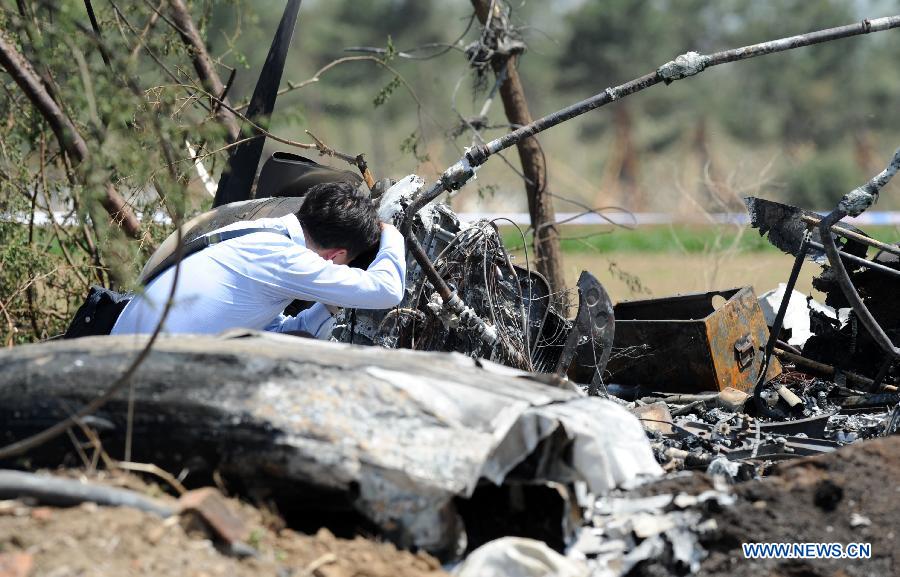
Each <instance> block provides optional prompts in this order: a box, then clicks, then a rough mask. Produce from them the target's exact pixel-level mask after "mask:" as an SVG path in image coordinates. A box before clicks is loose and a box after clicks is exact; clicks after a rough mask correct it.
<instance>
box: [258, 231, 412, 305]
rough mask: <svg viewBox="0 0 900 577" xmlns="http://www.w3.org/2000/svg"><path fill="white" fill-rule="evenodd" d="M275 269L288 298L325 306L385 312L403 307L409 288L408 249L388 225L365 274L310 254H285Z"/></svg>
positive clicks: (307, 251)
mask: <svg viewBox="0 0 900 577" xmlns="http://www.w3.org/2000/svg"><path fill="white" fill-rule="evenodd" d="M274 266H275V267H276V270H277V273H275V274H277V281H276V282H277V284H278V286H279V288H281V289H283V290H286V291H287V292H288V293H289V296H291V297H293V298H302V299H304V300H313V301H316V302H319V303H322V304H325V305H332V306H338V307H352V308H362V309H386V308H390V307H393V306H396V305H398V304H400V301H401V300H403V294H404V290H405V287H406V246H405V243H404V240H403V235H402V234H400V231H398V230H397V229H396V228H394V227H393V226H391V225H389V224H385V225H384V226H383V228H382V232H381V241H380V243H379V248H378V254H377V255H376V256H375V259H374V260H373V261H372V264H370V265H369V268H367V269H366V270H360V269H357V268H351V267H349V266H347V265H338V264H334V263H333V262H331V261H326V260H324V259H322V258H321V257H319V256H318V255H317V254H315V253H314V252H312V251H309V250H303V251H296V250H291V251H284V252H282V253H280V255H279V256H278V258H277V259H276V262H275V263H274ZM273 272H274V271H273Z"/></svg>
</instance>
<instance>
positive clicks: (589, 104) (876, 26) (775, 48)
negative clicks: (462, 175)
mask: <svg viewBox="0 0 900 577" xmlns="http://www.w3.org/2000/svg"><path fill="white" fill-rule="evenodd" d="M898 26H900V16H888V17H885V18H875V19H872V20H863V21H861V22H858V23H856V24H848V25H846V26H840V27H837V28H829V29H827V30H819V31H816V32H810V33H808V34H800V35H797V36H790V37H787V38H781V39H778V40H770V41H768V42H761V43H759V44H751V45H749V46H742V47H740V48H733V49H731V50H723V51H721V52H716V53H714V54H710V55H702V54H697V53H696V52H688V53H686V54H682V55H681V56H679V57H678V58H676V59H675V60H673V61H671V62H667V63H666V64H664V65H663V66H660V67H659V68H658V69H657V70H655V71H654V72H651V73H649V74H645V75H644V76H641V77H639V78H635V79H634V80H631V81H629V82H626V83H625V84H620V85H619V86H615V87H610V88H607V89H606V90H604V91H603V92H601V93H599V94H596V95H594V96H592V97H590V98H587V99H585V100H582V101H581V102H578V103H576V104H573V105H571V106H568V107H566V108H563V109H562V110H560V111H558V112H554V113H553V114H549V115H547V116H544V117H543V118H539V119H538V120H535V121H534V122H532V123H531V124H528V125H526V126H523V127H522V128H519V129H518V130H514V131H512V132H510V133H507V134H504V135H503V136H501V137H499V138H496V139H494V140H492V141H490V142H488V143H486V144H483V145H481V146H478V147H475V148H474V149H473V150H471V151H470V152H469V153H467V156H469V161H470V162H471V163H472V165H473V166H480V165H481V164H483V163H484V161H485V160H487V158H488V157H489V156H491V155H492V154H496V153H498V152H500V151H501V150H504V149H506V148H509V147H510V146H513V145H514V144H517V143H518V142H519V141H520V140H522V139H524V138H528V137H530V136H534V135H535V134H538V133H539V132H543V131H544V130H547V129H548V128H552V127H553V126H556V125H557V124H559V123H561V122H565V121H566V120H570V119H572V118H575V117H576V116H579V115H581V114H584V113H585V112H589V111H591V110H594V109H596V108H600V107H601V106H604V105H606V104H609V103H610V102H613V101H615V100H618V99H620V98H622V97H624V96H627V95H629V94H632V93H635V92H639V91H641V90H644V89H646V88H649V87H651V86H653V85H655V84H659V83H660V82H665V83H666V84H668V83H670V82H672V81H674V80H680V79H682V78H686V77H688V76H693V75H695V74H698V73H700V72H702V71H703V70H705V69H706V68H710V67H712V66H717V65H719V64H725V63H728V62H735V61H737V60H746V59H748V58H753V57H755V56H763V55H765V54H772V53H775V52H784V51H785V50H792V49H794V48H802V47H804V46H811V45H813V44H820V43H822V42H828V41H831V40H837V39H839V38H847V37H850V36H857V35H860V34H868V33H870V32H881V31H883V30H889V29H891V28H897V27H898Z"/></svg>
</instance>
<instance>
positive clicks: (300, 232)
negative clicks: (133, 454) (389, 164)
mask: <svg viewBox="0 0 900 577" xmlns="http://www.w3.org/2000/svg"><path fill="white" fill-rule="evenodd" d="M243 228H265V229H268V230H266V231H260V232H254V233H250V234H246V235H244V236H240V237H238V238H233V239H230V240H228V241H225V242H222V243H219V244H214V245H212V246H210V247H209V248H206V249H204V250H202V251H200V252H197V253H195V254H192V255H191V256H189V257H187V258H186V259H185V260H184V261H183V262H182V263H181V272H180V276H179V279H178V286H177V288H176V291H175V297H174V299H173V306H172V309H171V310H170V312H169V314H168V316H167V318H166V321H165V325H164V327H163V330H164V331H165V332H169V333H217V332H221V331H223V330H225V329H229V328H236V327H242V328H250V329H266V330H274V331H281V332H285V331H303V332H308V333H311V334H313V335H321V334H322V332H323V329H324V328H327V327H329V326H330V324H331V323H330V321H331V313H330V312H329V311H328V309H327V308H326V306H325V305H331V306H337V307H354V308H366V309H383V308H390V307H392V306H395V305H397V304H399V303H400V301H401V300H402V298H403V291H404V286H405V280H406V255H405V247H404V242H403V237H402V235H401V234H400V232H399V231H397V229H395V228H394V227H393V226H390V225H382V223H380V221H379V220H378V216H377V213H376V212H375V208H374V206H373V204H372V201H371V199H369V198H367V197H364V196H362V195H360V194H359V193H358V192H357V191H356V190H355V189H354V188H353V187H352V186H351V185H349V184H346V183H327V184H321V185H318V186H315V187H313V188H311V189H310V191H309V193H308V194H307V197H306V199H305V200H304V203H303V205H302V206H301V208H300V210H299V211H298V213H297V214H289V215H287V216H284V217H281V218H266V219H260V220H254V221H246V222H238V223H234V224H231V225H228V226H226V227H223V228H221V229H218V230H217V231H214V232H222V231H226V230H234V229H243ZM379 236H380V242H379ZM376 242H379V249H378V254H377V256H376V257H375V260H374V261H373V262H372V264H371V265H369V268H368V269H366V270H360V269H356V268H351V267H349V266H347V263H348V262H350V261H351V260H353V259H354V258H355V257H356V256H357V255H359V254H360V253H361V252H363V251H365V250H367V249H368V248H370V247H371V246H373V245H374V244H375V243H376ZM174 276H175V268H174V267H172V268H170V269H168V270H166V271H165V272H163V273H162V274H160V275H159V276H157V277H156V278H155V279H154V280H153V281H151V282H150V283H149V284H148V285H147V287H145V289H144V291H143V293H142V294H140V295H138V296H136V297H135V298H134V299H133V300H132V301H131V302H130V303H129V304H128V306H126V307H125V310H124V311H122V314H121V316H120V317H119V319H118V321H117V322H116V325H115V326H114V327H113V330H112V334H129V333H149V332H152V331H153V330H154V329H155V328H156V325H157V324H158V323H159V321H160V318H161V315H162V311H163V309H164V307H165V303H166V299H167V298H168V296H169V293H170V291H171V289H172V281H173V279H174ZM294 299H300V300H307V301H316V303H317V304H316V305H313V306H312V307H311V308H310V309H308V310H306V311H303V312H302V313H300V314H299V315H297V316H296V317H285V316H284V315H282V314H281V312H282V311H283V310H284V308H285V307H286V306H287V305H288V304H290V302H291V301H293V300H294Z"/></svg>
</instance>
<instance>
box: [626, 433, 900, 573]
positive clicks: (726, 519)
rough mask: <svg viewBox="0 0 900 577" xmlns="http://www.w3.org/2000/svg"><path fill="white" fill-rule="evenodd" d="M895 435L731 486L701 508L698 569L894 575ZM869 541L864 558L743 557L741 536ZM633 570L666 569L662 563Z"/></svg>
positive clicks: (672, 487) (705, 482)
mask: <svg viewBox="0 0 900 577" xmlns="http://www.w3.org/2000/svg"><path fill="white" fill-rule="evenodd" d="M898 479H900V436H894V437H889V438H885V439H875V440H871V441H865V442H862V443H857V444H854V445H849V446H847V447H844V448H842V449H840V450H839V451H836V452H834V453H830V454H827V455H821V456H817V457H810V458H805V459H797V460H795V461H790V462H786V463H784V464H781V465H778V466H776V467H775V469H774V471H773V473H772V475H771V476H770V477H766V478H765V479H762V480H759V481H750V482H746V483H742V484H738V485H736V486H734V487H733V490H734V494H735V496H736V497H737V503H736V504H735V505H734V506H731V507H725V508H722V509H719V510H715V509H714V510H709V511H707V512H706V513H707V515H708V516H709V517H711V518H713V519H715V521H716V525H717V527H718V530H717V531H716V532H714V533H712V534H711V535H709V536H708V537H706V538H704V539H702V543H703V546H704V547H705V548H706V549H707V550H708V551H709V553H710V554H709V557H708V558H707V559H706V560H705V561H704V562H703V564H702V565H701V570H700V573H699V575H706V576H717V577H719V576H722V577H724V576H726V575H727V576H730V577H751V576H761V575H768V576H772V577H857V576H858V577H862V576H872V577H876V576H877V577H890V576H894V575H900V548H898V535H900V482H898ZM710 486H711V484H710V482H709V478H708V477H706V475H703V474H696V475H691V476H688V477H683V478H678V479H668V480H665V481H663V482H661V483H658V484H656V486H650V487H648V488H645V489H644V491H643V492H646V493H648V494H649V493H663V492H664V493H678V492H679V491H683V492H685V493H691V494H696V493H697V492H699V491H702V490H704V489H706V488H709V487H710ZM752 542H757V543H819V542H821V543H841V544H843V545H847V544H848V543H871V544H872V558H871V559H865V560H857V559H843V560H754V559H745V558H744V556H743V552H742V549H741V544H742V543H752ZM632 574H633V575H647V576H649V575H667V574H669V573H668V572H667V569H666V568H665V567H663V566H662V565H659V564H656V563H650V564H647V565H645V566H642V567H638V568H637V569H636V570H635V571H634V572H633V573H632Z"/></svg>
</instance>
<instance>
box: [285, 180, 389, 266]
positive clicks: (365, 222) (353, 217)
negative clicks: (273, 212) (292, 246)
mask: <svg viewBox="0 0 900 577" xmlns="http://www.w3.org/2000/svg"><path fill="white" fill-rule="evenodd" d="M297 219H298V220H299V221H300V224H301V225H303V230H304V232H305V234H307V235H309V236H310V239H311V240H312V241H313V243H315V244H317V245H319V246H320V247H322V248H346V249H347V253H348V256H349V257H350V259H351V260H352V259H354V258H356V257H357V256H358V255H359V254H360V253H362V252H365V251H366V250H368V249H370V248H372V247H373V246H375V244H376V243H377V242H378V239H379V238H380V236H381V224H380V222H379V220H378V213H377V212H376V211H375V205H374V203H373V202H372V199H371V198H369V197H367V196H364V195H363V194H361V193H360V192H359V191H358V190H357V189H356V187H355V186H354V185H352V184H350V183H347V182H324V183H322V184H317V185H315V186H313V187H311V188H310V189H309V192H307V193H306V196H305V198H304V200H303V204H302V205H301V206H300V210H298V211H297Z"/></svg>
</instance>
